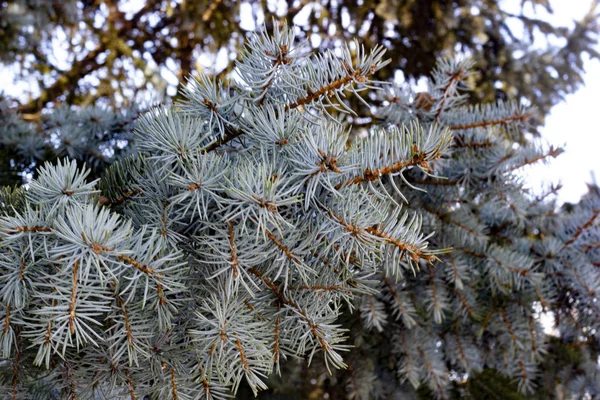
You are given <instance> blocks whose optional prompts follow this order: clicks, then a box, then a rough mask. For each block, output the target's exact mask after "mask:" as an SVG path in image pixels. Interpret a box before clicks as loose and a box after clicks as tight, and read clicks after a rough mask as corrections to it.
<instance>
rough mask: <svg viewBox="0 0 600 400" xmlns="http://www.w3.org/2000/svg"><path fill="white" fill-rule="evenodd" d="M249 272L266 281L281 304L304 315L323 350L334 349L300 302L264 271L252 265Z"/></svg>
mask: <svg viewBox="0 0 600 400" xmlns="http://www.w3.org/2000/svg"><path fill="white" fill-rule="evenodd" d="M248 272H250V273H251V274H253V275H255V276H256V277H258V278H259V279H260V280H262V281H263V282H264V283H265V285H267V287H268V288H269V289H271V291H272V292H273V294H275V296H277V299H278V300H279V302H280V303H281V304H286V305H288V306H290V307H292V308H294V309H296V311H297V312H298V314H300V316H302V318H303V319H304V321H305V322H306V323H307V324H308V326H309V327H310V331H311V333H312V334H313V336H314V337H315V338H316V339H317V340H318V341H319V344H320V345H321V348H323V350H324V351H325V352H329V351H331V350H332V348H331V345H329V343H327V341H326V340H325V339H323V337H322V335H321V334H320V332H321V328H320V327H319V326H318V325H317V324H315V323H314V322H313V321H312V319H311V318H310V317H309V316H308V315H307V314H306V311H304V310H302V308H300V306H299V305H298V303H296V302H295V301H294V300H292V299H288V298H287V297H286V296H285V294H284V292H283V291H282V290H280V289H279V287H277V285H275V283H273V282H272V281H271V280H270V279H269V278H267V277H266V276H264V275H263V273H262V272H260V271H259V270H258V269H257V268H256V267H251V268H250V269H249V270H248Z"/></svg>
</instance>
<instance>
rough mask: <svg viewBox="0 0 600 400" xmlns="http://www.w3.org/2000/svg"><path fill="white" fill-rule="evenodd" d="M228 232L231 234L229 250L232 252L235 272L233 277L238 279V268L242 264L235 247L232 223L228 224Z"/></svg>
mask: <svg viewBox="0 0 600 400" xmlns="http://www.w3.org/2000/svg"><path fill="white" fill-rule="evenodd" d="M227 230H228V232H229V249H230V250H231V260H230V262H231V268H232V270H233V277H234V278H237V276H238V270H237V268H238V266H239V265H240V263H239V262H238V256H237V248H236V247H235V237H234V232H233V224H232V223H231V221H228V222H227Z"/></svg>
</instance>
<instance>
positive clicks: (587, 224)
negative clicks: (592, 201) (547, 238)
mask: <svg viewBox="0 0 600 400" xmlns="http://www.w3.org/2000/svg"><path fill="white" fill-rule="evenodd" d="M599 214H600V210H593V211H592V216H591V217H590V219H588V220H587V221H586V222H585V224H583V226H580V227H578V228H577V231H576V232H575V233H574V234H573V236H571V238H570V239H569V240H567V241H566V242H565V245H564V246H563V249H564V248H565V247H567V246H569V245H571V244H572V243H573V242H575V241H576V240H577V239H578V238H579V236H581V234H582V233H583V232H585V231H586V230H587V229H589V228H590V227H591V226H592V224H593V223H594V221H595V220H596V218H598V215H599Z"/></svg>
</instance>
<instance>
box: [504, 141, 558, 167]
mask: <svg viewBox="0 0 600 400" xmlns="http://www.w3.org/2000/svg"><path fill="white" fill-rule="evenodd" d="M562 152H563V149H561V148H560V147H557V148H555V147H554V146H550V149H549V150H548V152H547V153H544V154H540V155H539V156H536V157H533V158H531V159H526V160H525V161H523V162H522V163H520V164H517V165H514V166H512V167H510V168H509V169H508V170H507V171H514V170H515V169H519V168H523V167H525V166H527V165H531V164H535V163H536V162H538V161H541V160H544V159H546V158H548V157H552V158H556V157H558V156H559V155H560V154H561V153H562ZM511 156H512V153H511V154H509V155H508V156H506V157H503V158H502V159H501V160H500V162H499V163H498V164H500V163H502V162H503V161H506V160H507V159H509V158H510V157H511Z"/></svg>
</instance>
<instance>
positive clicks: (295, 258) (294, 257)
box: [265, 228, 302, 265]
mask: <svg viewBox="0 0 600 400" xmlns="http://www.w3.org/2000/svg"><path fill="white" fill-rule="evenodd" d="M265 233H266V234H267V237H268V238H269V239H270V240H271V241H272V242H273V243H275V246H277V247H278V248H279V249H280V250H281V251H283V253H284V254H285V255H286V257H287V258H289V259H290V260H292V262H294V263H295V264H296V265H302V261H301V260H300V259H299V258H298V256H297V255H295V254H294V253H293V252H292V251H291V250H290V249H289V248H288V247H286V246H285V245H284V244H283V243H281V242H280V241H279V240H278V239H277V237H276V236H275V235H274V234H273V233H272V232H271V231H270V230H268V229H266V228H265Z"/></svg>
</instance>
